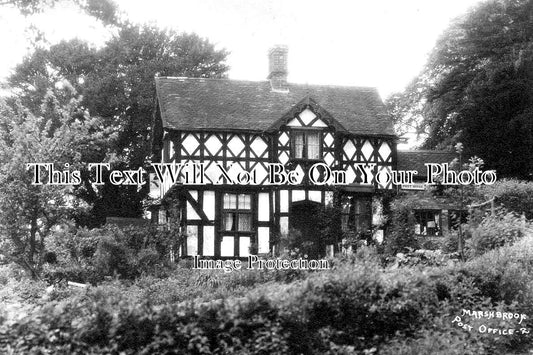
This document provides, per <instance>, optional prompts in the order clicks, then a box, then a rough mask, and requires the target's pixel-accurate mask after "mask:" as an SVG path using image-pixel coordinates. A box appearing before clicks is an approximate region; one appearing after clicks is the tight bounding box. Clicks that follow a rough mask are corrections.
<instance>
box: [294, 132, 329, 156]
mask: <svg viewBox="0 0 533 355" xmlns="http://www.w3.org/2000/svg"><path fill="white" fill-rule="evenodd" d="M320 145H321V142H320V131H316V130H309V131H308V130H305V131H304V130H301V131H293V132H291V149H292V157H293V158H294V159H310V160H318V159H321V158H322V152H321V149H320Z"/></svg>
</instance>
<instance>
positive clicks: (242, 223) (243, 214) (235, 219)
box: [223, 194, 252, 232]
mask: <svg viewBox="0 0 533 355" xmlns="http://www.w3.org/2000/svg"><path fill="white" fill-rule="evenodd" d="M223 216H224V230H225V231H233V232H235V231H237V232H250V231H251V230H252V196H251V195H247V194H224V207H223Z"/></svg>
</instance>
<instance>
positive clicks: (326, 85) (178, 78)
mask: <svg viewBox="0 0 533 355" xmlns="http://www.w3.org/2000/svg"><path fill="white" fill-rule="evenodd" d="M154 78H155V80H161V79H166V80H178V81H183V80H187V81H227V82H246V83H268V82H270V81H269V80H248V79H231V78H198V77H190V76H156V77H154ZM287 84H289V85H293V86H299V87H306V86H309V87H324V88H344V89H360V90H368V91H372V92H374V91H375V92H377V91H378V89H377V87H375V86H361V85H338V84H309V83H295V82H290V81H289V82H288V83H287Z"/></svg>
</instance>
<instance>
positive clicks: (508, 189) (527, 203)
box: [482, 179, 533, 219]
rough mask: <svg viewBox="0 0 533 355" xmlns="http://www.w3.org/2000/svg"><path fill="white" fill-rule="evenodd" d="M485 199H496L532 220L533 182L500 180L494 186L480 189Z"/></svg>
mask: <svg viewBox="0 0 533 355" xmlns="http://www.w3.org/2000/svg"><path fill="white" fill-rule="evenodd" d="M482 193H483V194H484V195H485V198H487V199H489V198H492V197H495V198H496V202H497V203H500V204H503V206H504V207H505V208H506V209H508V210H510V211H514V212H516V213H518V214H522V213H524V214H525V216H526V218H528V219H533V182H531V181H521V180H515V179H502V180H499V181H497V182H496V183H495V184H494V185H487V186H483V187H482Z"/></svg>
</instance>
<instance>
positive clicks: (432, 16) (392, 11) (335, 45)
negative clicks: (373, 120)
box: [0, 0, 479, 98]
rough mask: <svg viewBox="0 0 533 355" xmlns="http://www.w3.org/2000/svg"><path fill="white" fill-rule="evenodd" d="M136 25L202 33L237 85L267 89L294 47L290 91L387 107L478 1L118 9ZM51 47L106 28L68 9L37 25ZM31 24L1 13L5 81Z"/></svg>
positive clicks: (259, 2) (134, 1) (277, 1)
mask: <svg viewBox="0 0 533 355" xmlns="http://www.w3.org/2000/svg"><path fill="white" fill-rule="evenodd" d="M117 2H118V3H119V5H120V8H121V9H122V10H123V11H125V12H126V13H127V16H128V17H129V18H130V19H131V20H133V21H136V22H155V23H157V24H158V25H160V26H162V27H172V28H175V29H177V30H179V31H185V32H196V33H198V34H199V35H200V36H202V37H207V38H208V39H209V40H210V41H211V42H214V43H216V44H217V46H218V47H219V48H226V49H227V50H229V51H230V52H231V54H230V56H229V58H228V64H229V65H230V66H231V70H230V72H229V76H230V78H233V79H247V80H264V79H265V78H266V75H267V51H268V48H270V47H271V46H272V45H274V44H286V45H288V46H289V81H291V82H297V83H309V84H331V85H355V86H373V87H377V88H378V89H379V91H380V93H381V95H382V97H383V98H385V97H386V96H387V95H388V94H390V93H392V92H394V91H401V90H402V89H403V88H404V87H405V85H407V84H408V83H409V81H410V80H411V79H412V78H413V77H414V76H415V75H416V74H417V73H418V72H419V71H420V70H421V68H422V66H423V64H424V63H425V60H426V57H427V54H428V52H429V51H430V50H431V48H432V47H433V45H434V44H435V41H436V39H437V38H438V36H439V34H440V33H441V32H442V31H443V30H444V29H445V28H446V26H447V25H448V24H449V22H450V20H451V19H452V18H454V17H456V16H458V15H460V14H462V13H464V12H465V11H466V10H467V9H468V8H469V7H471V6H472V5H474V4H476V3H478V2H479V0H409V1H398V0H373V1H370V0H366V1H358V0H356V1H345V0H327V1H323V0H320V1H314V0H307V1H303V0H253V1H252V0H194V1H193V0H190V1H181V0H150V1H146V0H118V1H117ZM31 21H32V23H34V24H35V25H36V26H38V28H40V29H42V30H43V31H44V32H45V33H47V37H48V38H50V39H51V40H52V41H59V40H60V39H62V38H71V37H75V36H77V37H81V38H85V39H88V40H89V41H91V42H93V43H94V44H95V45H101V44H102V43H103V42H104V41H105V35H104V34H103V33H102V31H101V29H100V27H99V26H98V24H96V23H95V22H94V21H92V20H90V19H88V18H86V17H83V16H81V15H80V14H76V13H75V12H74V10H73V9H72V8H69V6H67V5H61V6H60V7H59V8H58V9H56V10H54V11H49V12H47V13H45V14H42V15H39V16H37V17H34V18H33V19H32V20H31ZM27 25H28V20H27V19H26V20H25V19H24V18H23V17H22V16H20V15H18V14H17V12H16V11H14V10H12V9H9V8H6V7H0V48H2V55H1V56H0V77H5V76H6V75H8V73H9V70H10V69H11V68H12V67H13V66H14V65H16V63H18V62H19V61H20V60H21V59H22V56H23V55H24V53H26V51H27V48H29V47H28V43H27V42H26V40H25V36H24V29H25V27H26V26H27Z"/></svg>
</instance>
